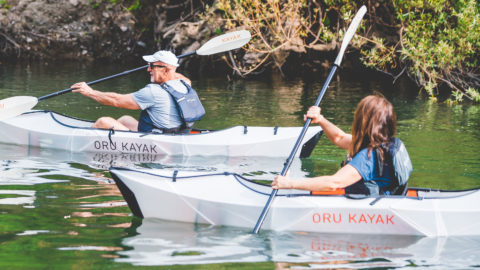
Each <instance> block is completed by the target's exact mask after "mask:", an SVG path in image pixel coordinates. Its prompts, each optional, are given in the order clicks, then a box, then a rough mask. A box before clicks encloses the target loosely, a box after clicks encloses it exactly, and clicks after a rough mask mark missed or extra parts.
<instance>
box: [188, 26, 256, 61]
mask: <svg viewBox="0 0 480 270" xmlns="http://www.w3.org/2000/svg"><path fill="white" fill-rule="evenodd" d="M251 37H252V36H251V35H250V32H248V31H247V30H241V31H235V32H230V33H226V34H223V35H220V36H218V37H215V38H213V39H211V40H209V41H208V42H207V43H205V44H203V46H202V47H200V49H198V50H197V54H198V55H211V54H216V53H221V52H226V51H230V50H233V49H238V48H240V47H242V46H243V45H245V44H247V42H249V41H250V38H251Z"/></svg>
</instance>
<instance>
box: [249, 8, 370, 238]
mask: <svg viewBox="0 0 480 270" xmlns="http://www.w3.org/2000/svg"><path fill="white" fill-rule="evenodd" d="M366 12H367V8H366V7H365V6H362V7H361V8H360V9H359V10H358V12H357V14H356V15H355V17H354V18H353V20H352V23H351V24H350V26H349V27H348V30H347V32H346V33H345V36H344V37H343V42H342V46H341V47H340V52H339V53H338V55H337V58H336V59H335V62H334V63H333V67H332V69H331V70H330V74H328V77H327V80H326V81H325V84H324V85H323V87H322V90H321V91H320V94H319V95H318V97H317V100H316V101H315V104H314V105H313V106H318V105H320V102H321V101H322V98H323V95H324V94H325V92H326V91H327V88H328V85H329V84H330V81H331V80H332V77H333V74H334V73H335V71H336V70H337V68H338V67H339V66H340V63H341V62H342V58H343V54H344V53H345V50H346V49H347V46H348V44H349V43H350V40H352V38H353V35H354V34H355V32H356V31H357V28H358V26H359V25H360V22H361V21H362V18H363V16H364V15H365V13H366ZM311 121H312V119H310V118H308V119H307V121H305V125H304V126H303V129H302V131H301V132H300V136H298V139H297V142H296V143H295V146H294V147H293V149H292V152H291V153H290V156H289V157H288V158H287V161H286V162H285V165H284V167H283V170H282V176H285V175H286V174H287V171H288V169H289V168H290V165H292V161H293V158H294V157H295V154H296V153H297V150H298V148H299V147H300V143H301V142H302V140H303V138H304V137H305V133H307V129H308V126H309V125H310V122H311ZM277 192H278V189H273V190H272V193H270V197H269V198H268V201H267V203H266V204H265V207H264V208H263V211H262V213H261V214H260V217H259V218H258V221H257V224H256V225H255V228H254V229H253V233H254V234H256V233H258V231H259V230H260V227H261V226H262V224H263V221H264V220H265V217H266V215H267V213H268V210H269V209H270V206H271V204H272V202H273V199H274V198H275V196H276V195H277Z"/></svg>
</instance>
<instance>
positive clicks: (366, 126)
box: [348, 95, 397, 161]
mask: <svg viewBox="0 0 480 270" xmlns="http://www.w3.org/2000/svg"><path fill="white" fill-rule="evenodd" d="M396 126H397V117H396V116H395V112H394V110H393V106H392V104H391V103H390V102H389V101H388V100H386V99H385V98H384V97H380V96H373V95H372V96H367V97H365V98H363V99H362V100H361V101H360V103H359V104H358V106H357V109H356V110H355V115H354V118H353V125H352V143H351V144H350V148H349V149H348V153H349V155H350V157H354V156H355V155H356V154H357V153H358V152H360V150H362V149H364V148H367V147H368V149H369V151H368V153H369V155H370V152H371V151H372V150H374V149H376V148H378V147H379V146H380V145H382V144H386V143H388V142H389V141H390V140H391V139H392V138H393V136H394V135H395V132H396ZM379 149H380V160H381V161H383V160H384V152H383V149H382V148H379Z"/></svg>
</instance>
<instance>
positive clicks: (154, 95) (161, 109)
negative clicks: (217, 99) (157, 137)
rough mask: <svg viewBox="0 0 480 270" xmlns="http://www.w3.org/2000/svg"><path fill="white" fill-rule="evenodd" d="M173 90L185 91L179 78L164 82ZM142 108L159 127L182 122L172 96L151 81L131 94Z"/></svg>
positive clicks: (167, 126)
mask: <svg viewBox="0 0 480 270" xmlns="http://www.w3.org/2000/svg"><path fill="white" fill-rule="evenodd" d="M166 83H167V84H168V85H170V86H171V87H172V88H173V89H175V91H178V92H180V93H187V88H186V87H185V85H183V83H182V82H181V81H180V80H170V81H168V82H166ZM131 95H132V97H133V99H134V100H135V102H137V104H138V106H140V108H141V109H142V110H147V113H148V115H149V116H150V119H152V122H153V124H154V125H155V126H157V127H159V128H176V127H178V126H181V125H182V124H183V121H182V118H181V117H180V114H179V112H178V109H177V105H176V103H175V100H174V99H173V97H172V96H171V95H170V94H169V93H168V92H167V91H165V90H164V89H162V87H161V86H160V85H159V84H156V83H151V84H148V85H147V86H145V87H144V88H142V89H140V90H138V91H137V92H134V93H132V94H131Z"/></svg>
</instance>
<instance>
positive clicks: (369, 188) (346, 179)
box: [272, 95, 411, 195]
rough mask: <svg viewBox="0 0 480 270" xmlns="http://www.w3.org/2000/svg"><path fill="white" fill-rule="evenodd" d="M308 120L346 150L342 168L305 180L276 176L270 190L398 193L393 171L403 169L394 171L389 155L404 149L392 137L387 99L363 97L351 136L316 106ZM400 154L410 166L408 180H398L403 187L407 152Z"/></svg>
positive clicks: (392, 122) (393, 119) (393, 124)
mask: <svg viewBox="0 0 480 270" xmlns="http://www.w3.org/2000/svg"><path fill="white" fill-rule="evenodd" d="M307 118H311V119H312V123H317V124H319V125H320V126H321V127H322V128H323V130H324V132H325V134H326V135H327V137H328V138H329V139H330V141H332V142H333V143H334V144H335V145H337V146H338V147H340V148H343V149H346V150H347V151H348V156H347V159H346V160H345V162H344V164H345V165H344V166H342V168H340V169H339V170H338V171H337V172H336V173H335V174H333V175H325V176H319V177H314V178H307V179H291V178H290V177H289V176H288V175H287V176H277V177H276V178H275V179H274V181H273V182H272V188H274V189H301V190H310V191H333V190H337V189H345V193H349V194H366V195H378V194H396V193H397V188H398V186H399V184H398V182H399V181H398V179H396V178H398V177H396V175H397V171H396V170H397V169H403V168H394V166H393V163H392V154H391V153H392V150H396V149H393V148H395V146H397V145H400V146H401V147H402V149H403V150H404V149H405V148H404V146H403V143H401V141H400V140H399V139H396V138H394V135H395V129H396V116H395V112H394V110H393V106H392V104H391V103H390V102H389V101H388V100H386V99H385V98H383V97H380V96H373V95H371V96H367V97H365V98H363V99H362V100H361V101H360V103H359V104H358V106H357V108H356V110H355V114H354V120H353V125H352V134H348V133H345V132H344V131H342V130H341V129H340V128H338V127H337V126H336V125H334V124H333V123H331V122H330V121H328V120H327V119H326V118H325V117H323V115H321V114H320V108H319V107H316V106H312V107H311V108H310V109H309V110H308V111H307V114H306V115H305V120H306V119H307ZM403 152H404V155H403V156H402V157H401V158H402V159H404V160H403V161H402V162H403V163H404V164H407V165H408V164H410V167H409V171H407V172H406V173H405V174H406V178H407V179H401V180H402V181H405V186H406V181H407V180H408V176H409V174H410V172H411V163H410V159H409V158H408V153H407V152H406V150H404V151H403ZM399 167H402V166H399ZM407 167H408V166H407ZM406 170H408V168H407V169H406ZM404 178H405V177H404Z"/></svg>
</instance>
